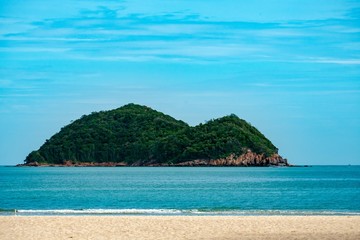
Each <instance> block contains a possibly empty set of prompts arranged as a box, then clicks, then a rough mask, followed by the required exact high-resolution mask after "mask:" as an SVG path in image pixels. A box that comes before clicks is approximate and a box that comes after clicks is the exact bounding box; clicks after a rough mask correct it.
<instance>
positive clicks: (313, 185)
mask: <svg viewBox="0 0 360 240" xmlns="http://www.w3.org/2000/svg"><path fill="white" fill-rule="evenodd" d="M15 214H16V215H360V166H313V167H292V168H286V167H283V168H275V167H269V168H252V167H249V168H241V167H193V168H191V167H185V168H180V167H177V168H176V167H175V168H172V167H109V168H107V167H103V168H102V167H88V168H84V167H70V168H66V167H37V168H36V167H4V166H2V167H0V215H15Z"/></svg>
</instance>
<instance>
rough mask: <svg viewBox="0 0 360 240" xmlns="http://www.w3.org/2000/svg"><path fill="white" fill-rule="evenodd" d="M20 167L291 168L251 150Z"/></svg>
mask: <svg viewBox="0 0 360 240" xmlns="http://www.w3.org/2000/svg"><path fill="white" fill-rule="evenodd" d="M17 166H18V167H269V166H283V167H286V166H291V165H290V164H289V163H288V162H287V159H285V158H282V157H281V156H280V155H279V154H273V155H272V156H270V157H266V156H265V155H264V154H257V153H254V152H252V151H250V150H248V151H247V152H246V153H244V154H242V155H240V156H236V155H235V154H230V155H229V156H228V157H226V158H219V159H196V160H191V161H184V162H180V163H174V164H172V163H157V162H154V161H153V162H151V161H150V162H149V161H146V162H145V161H137V162H134V163H132V164H128V163H126V162H73V161H71V160H69V161H64V163H63V164H49V163H38V162H31V163H27V164H18V165H17Z"/></svg>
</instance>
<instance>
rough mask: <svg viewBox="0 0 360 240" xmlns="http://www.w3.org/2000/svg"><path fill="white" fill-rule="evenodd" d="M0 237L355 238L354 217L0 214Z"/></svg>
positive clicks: (358, 235) (357, 223) (359, 230)
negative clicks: (0, 215)
mask: <svg viewBox="0 0 360 240" xmlns="http://www.w3.org/2000/svg"><path fill="white" fill-rule="evenodd" d="M0 239H7V240H9V239H267V240H270V239H342V240H344V239H354V240H355V239H360V217H357V216H247V217H242V216H240V217H236V216H205V217H204V216H31V217H29V216H2V217H0Z"/></svg>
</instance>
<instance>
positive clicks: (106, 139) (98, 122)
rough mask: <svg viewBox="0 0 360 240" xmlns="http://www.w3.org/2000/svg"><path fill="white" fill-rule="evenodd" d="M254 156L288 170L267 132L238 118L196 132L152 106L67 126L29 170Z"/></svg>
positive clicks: (31, 156) (129, 107)
mask: <svg viewBox="0 0 360 240" xmlns="http://www.w3.org/2000/svg"><path fill="white" fill-rule="evenodd" d="M249 152H251V153H253V154H252V155H254V156H255V158H258V159H260V158H261V159H263V160H261V161H260V160H259V161H258V162H256V160H253V162H254V161H255V162H254V163H255V164H254V165H266V164H270V163H272V162H271V161H272V160H271V157H272V156H277V159H279V158H280V159H281V160H280V162H281V163H283V165H287V163H286V160H283V159H282V158H281V157H280V156H278V155H277V152H278V149H277V148H276V147H275V146H274V145H273V144H272V143H271V142H270V141H269V140H268V139H267V138H266V137H265V136H264V135H263V134H262V133H260V132H259V131H258V130H257V129H256V128H255V127H253V126H251V125H250V124H249V123H247V122H246V121H244V120H242V119H240V118H238V117H237V116H236V115H234V114H232V115H229V116H225V117H222V118H219V119H214V120H210V121H208V122H207V123H205V124H199V125H198V126H195V127H191V126H189V125H188V124H186V123H185V122H183V121H179V120H176V119H174V118H172V117H170V116H168V115H165V114H163V113H161V112H158V111H155V110H153V109H151V108H149V107H146V106H140V105H136V104H128V105H125V106H123V107H120V108H118V109H115V110H110V111H101V112H96V113H92V114H90V115H84V116H82V117H81V118H80V119H78V120H76V121H74V122H72V123H71V124H69V125H67V126H65V127H63V128H62V129H61V131H60V132H58V133H56V134H55V135H54V136H52V137H51V138H50V139H49V140H46V142H45V143H44V144H43V145H42V146H41V147H40V149H38V150H36V151H33V152H31V153H30V154H29V155H28V156H27V157H26V159H25V165H31V164H32V163H36V164H55V165H62V164H65V163H66V162H69V161H70V162H71V163H72V164H76V163H104V162H111V163H122V164H123V165H129V166H131V165H133V166H142V165H145V166H146V165H176V164H181V163H183V162H188V161H192V160H198V159H202V160H208V161H210V160H214V159H224V158H227V157H229V156H232V158H236V157H239V156H245V155H246V154H248V153H249ZM244 154H245V155H244ZM254 156H253V158H254ZM259 156H261V157H260V158H259ZM255 158H254V159H255ZM244 159H245V158H244ZM266 159H267V160H266ZM269 159H270V160H269ZM256 163H258V164H256ZM273 164H275V165H276V164H277V162H274V163H273ZM195 165H196V164H195ZM220 165H221V164H220ZM230 165H231V164H230ZM238 165H241V164H238ZM250 165H251V164H250Z"/></svg>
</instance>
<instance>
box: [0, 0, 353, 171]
mask: <svg viewBox="0 0 360 240" xmlns="http://www.w3.org/2000/svg"><path fill="white" fill-rule="evenodd" d="M127 103H137V104H141V105H146V106H149V107H151V108H153V109H156V110H158V111H161V112H164V113H166V114H169V115H171V116H173V117H175V118H176V119H181V120H183V121H185V122H187V123H189V124H190V125H192V126H195V125H197V124H199V123H204V122H206V121H207V120H210V119H213V118H218V117H221V116H224V115H229V114H231V113H234V114H236V115H237V116H239V117H240V118H242V119H245V120H246V121H248V122H250V123H251V124H252V125H253V126H255V127H256V128H257V129H259V130H260V131H261V132H262V133H264V135H265V136H266V137H267V138H269V139H270V140H271V141H272V142H273V144H274V145H275V146H276V147H277V148H279V153H280V154H281V155H282V156H283V157H285V158H287V159H288V161H289V162H290V163H293V164H298V165H303V164H308V165H341V164H360V147H359V146H360V145H359V143H360V1H359V0H242V1H238V0H222V1H214V0H207V1H204V0H191V1H190V0H171V1H169V0H152V1H139V0H131V1H130V0H129V1H126V0H123V1H121V0H117V1H116V0H106V1H100V0H97V1H95V0H77V1H72V0H61V1H59V0H52V1H42V0H0V165H14V164H18V163H22V162H23V160H24V159H25V157H26V156H27V154H28V153H29V152H31V151H32V150H36V149H38V148H39V147H40V146H41V145H42V144H43V143H44V142H45V140H46V139H49V138H50V137H51V136H52V135H53V134H55V133H56V132H58V131H59V130H60V129H61V128H62V127H63V126H65V125H67V124H69V123H70V122H71V121H72V120H75V119H77V118H79V117H80V116H82V115H84V114H90V113H91V112H96V111H100V110H110V109H114V108H118V107H121V106H123V105H125V104H127Z"/></svg>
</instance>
